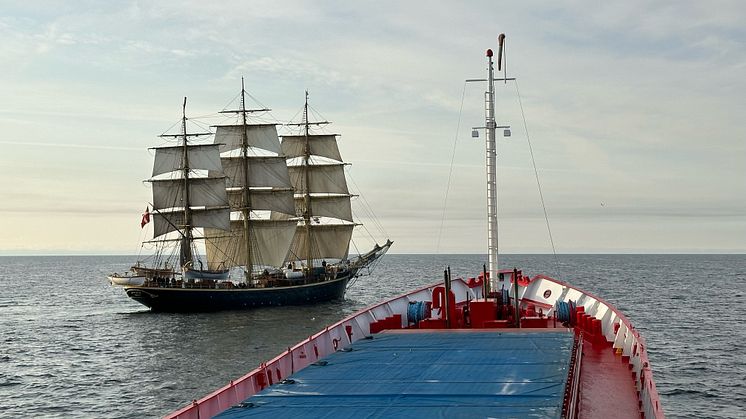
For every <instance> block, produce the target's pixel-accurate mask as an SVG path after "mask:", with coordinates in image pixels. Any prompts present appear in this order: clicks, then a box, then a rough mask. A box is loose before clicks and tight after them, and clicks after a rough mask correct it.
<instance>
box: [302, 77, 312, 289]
mask: <svg viewBox="0 0 746 419" xmlns="http://www.w3.org/2000/svg"><path fill="white" fill-rule="evenodd" d="M303 126H304V136H305V144H304V156H303V157H304V162H305V165H306V170H305V183H306V190H305V195H304V197H303V198H304V201H305V208H306V210H305V211H304V212H303V219H304V221H305V224H306V243H307V245H306V266H307V267H308V275H309V276H310V275H311V273H312V272H313V256H312V252H311V183H310V172H311V170H310V169H311V166H310V158H311V145H310V144H309V142H308V90H306V102H305V103H304V105H303Z"/></svg>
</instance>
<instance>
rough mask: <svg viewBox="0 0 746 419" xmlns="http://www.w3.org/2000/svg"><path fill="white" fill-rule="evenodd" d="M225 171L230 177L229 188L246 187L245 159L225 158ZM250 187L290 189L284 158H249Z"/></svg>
mask: <svg viewBox="0 0 746 419" xmlns="http://www.w3.org/2000/svg"><path fill="white" fill-rule="evenodd" d="M222 160H223V171H224V173H225V175H226V176H228V187H229V188H234V187H242V186H246V173H245V172H244V164H243V157H223V159H222ZM247 164H248V168H249V185H248V186H249V187H257V188H289V187H290V178H289V176H288V167H287V163H286V162H285V158H284V157H280V156H262V157H255V156H252V157H248V158H247Z"/></svg>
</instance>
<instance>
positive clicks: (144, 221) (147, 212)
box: [140, 207, 150, 228]
mask: <svg viewBox="0 0 746 419" xmlns="http://www.w3.org/2000/svg"><path fill="white" fill-rule="evenodd" d="M149 222H150V207H145V213H144V214H143V215H142V221H140V228H144V227H145V224H147V223H149Z"/></svg>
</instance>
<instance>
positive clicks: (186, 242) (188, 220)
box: [180, 97, 194, 267]
mask: <svg viewBox="0 0 746 419" xmlns="http://www.w3.org/2000/svg"><path fill="white" fill-rule="evenodd" d="M186 102H187V98H186V97H184V105H183V106H182V108H181V130H182V134H183V141H184V144H183V145H182V146H183V149H182V150H183V157H182V158H183V161H182V174H183V175H182V176H183V178H184V235H183V236H182V239H181V249H180V262H181V266H182V267H183V266H187V265H193V264H194V260H193V255H192V209H191V204H190V202H191V200H190V199H189V146H188V144H187V128H186Z"/></svg>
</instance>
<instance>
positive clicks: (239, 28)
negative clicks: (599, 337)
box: [0, 0, 746, 255]
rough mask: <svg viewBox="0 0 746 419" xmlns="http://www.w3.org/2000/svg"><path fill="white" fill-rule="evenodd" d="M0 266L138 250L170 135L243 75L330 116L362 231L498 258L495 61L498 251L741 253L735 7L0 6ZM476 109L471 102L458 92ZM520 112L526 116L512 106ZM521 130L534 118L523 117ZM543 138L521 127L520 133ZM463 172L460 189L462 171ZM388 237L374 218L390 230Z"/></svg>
mask: <svg viewBox="0 0 746 419" xmlns="http://www.w3.org/2000/svg"><path fill="white" fill-rule="evenodd" d="M0 10H2V13H1V14H0V57H2V59H1V60H0V75H1V76H0V128H1V129H0V190H1V191H2V192H1V193H0V228H1V229H0V231H2V233H0V255H16V254H132V253H137V251H138V249H139V247H140V241H141V240H143V239H146V238H147V237H146V236H145V234H144V233H143V230H141V229H140V226H139V223H140V216H141V214H142V212H143V210H144V208H145V206H146V205H147V203H148V202H150V201H152V198H151V197H150V189H149V187H148V185H147V184H145V183H143V182H142V181H143V180H144V179H147V178H148V176H149V174H150V167H151V165H152V153H151V152H149V151H148V150H147V148H148V147H153V146H156V145H158V144H160V142H159V139H158V138H157V136H158V135H159V134H161V133H163V132H165V131H167V130H169V128H171V127H172V126H173V125H174V124H175V123H178V121H179V118H180V114H181V102H182V100H183V97H184V96H188V97H189V105H188V113H189V114H191V115H208V114H214V113H215V112H217V111H219V110H221V109H224V108H225V106H226V105H227V104H228V103H229V102H230V101H231V100H232V99H233V98H235V96H236V94H237V93H238V92H239V91H240V80H241V77H244V78H245V80H246V89H247V91H249V92H250V93H251V95H252V96H253V97H254V98H256V99H257V100H258V101H259V102H260V103H261V104H262V105H265V106H268V107H270V108H272V109H273V111H272V115H274V116H275V117H276V118H277V119H278V120H279V121H288V120H290V119H291V118H293V117H294V116H295V115H297V112H298V111H299V110H300V109H301V108H302V105H303V97H304V90H306V89H307V90H309V92H310V101H311V105H312V106H313V108H314V109H315V110H316V111H317V112H318V113H319V114H320V115H322V116H323V117H324V118H326V119H328V120H330V121H333V125H331V127H330V128H329V129H330V130H331V131H332V132H334V133H338V134H341V137H340V150H341V152H342V155H343V156H344V158H345V159H346V161H348V162H350V163H352V165H351V166H350V167H349V168H348V174H349V176H350V177H351V179H352V180H351V181H350V185H351V186H352V187H353V190H354V191H355V192H359V193H361V194H362V198H359V199H358V200H356V203H355V204H354V205H353V208H356V207H362V206H363V205H362V204H363V203H367V204H368V206H369V207H370V208H371V209H372V211H373V212H374V214H375V222H374V221H373V220H372V219H371V217H370V216H369V215H368V213H367V212H362V213H361V215H360V216H359V221H361V222H363V223H364V224H365V226H366V228H363V229H359V230H360V232H359V233H356V235H355V244H356V245H358V246H359V248H360V250H361V251H364V250H367V249H366V246H368V242H369V241H370V240H369V239H367V233H368V232H369V233H371V234H372V236H373V237H374V238H375V239H376V240H378V241H379V242H383V241H385V239H386V238H390V239H392V240H394V241H395V245H394V247H393V248H392V250H391V251H392V253H394V252H395V253H485V252H486V243H487V234H486V186H485V169H484V160H485V157H484V147H485V145H484V135H481V136H480V137H479V138H477V139H474V138H472V137H471V128H472V127H478V126H483V125H484V89H485V86H484V85H480V84H473V83H472V84H468V85H465V83H464V80H465V79H467V78H479V77H485V74H486V58H485V50H486V49H487V48H493V49H497V41H496V38H497V35H498V34H499V33H501V32H504V33H505V34H506V36H507V41H506V58H507V72H508V76H510V77H516V78H517V83H508V84H505V83H499V84H498V85H497V105H496V109H497V120H498V123H500V124H505V125H510V126H511V129H512V135H511V137H509V138H503V137H499V141H498V155H499V156H498V166H499V169H498V177H499V181H498V183H499V213H500V221H499V223H500V234H499V240H500V250H501V252H504V253H551V252H552V251H553V249H552V244H551V241H550V239H549V234H548V229H547V225H546V222H545V218H544V212H543V209H542V204H541V199H540V195H539V191H538V188H537V182H536V178H535V176H534V166H533V164H532V159H531V154H530V149H529V145H528V144H529V141H528V139H530V144H531V147H532V150H533V156H534V160H535V163H536V170H537V173H538V178H539V181H540V184H541V191H542V193H543V198H544V202H545V205H546V213H547V215H548V219H549V223H550V226H551V232H552V238H553V241H554V247H555V248H554V251H556V252H557V253H744V252H746V125H745V124H744V123H743V118H744V115H746V100H744V97H746V77H744V75H746V27H744V26H743V22H744V21H746V5H745V4H744V3H743V2H740V1H718V2H715V3H710V2H699V1H657V2H642V1H628V2H620V3H618V4H604V3H603V2H576V1H570V2H562V3H561V4H558V3H557V2H534V1H529V2H504V1H473V2H452V1H409V2H400V1H355V2H348V1H316V2H307V1H282V0H276V1H251V2H245V1H221V2H205V1H188V0H186V1H185V0H181V1H158V2H146V1H142V2H138V1H111V2H94V1H75V2H61V1H27V2H13V1H0ZM462 98H463V100H462ZM521 104H522V106H523V111H524V114H525V120H524V117H523V114H522V112H521ZM524 122H525V123H524ZM527 133H528V136H527ZM449 179H450V180H449ZM379 225H380V226H381V228H377V226H379Z"/></svg>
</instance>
